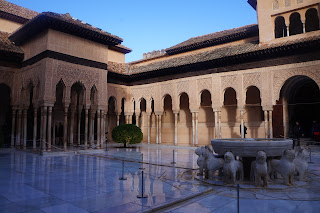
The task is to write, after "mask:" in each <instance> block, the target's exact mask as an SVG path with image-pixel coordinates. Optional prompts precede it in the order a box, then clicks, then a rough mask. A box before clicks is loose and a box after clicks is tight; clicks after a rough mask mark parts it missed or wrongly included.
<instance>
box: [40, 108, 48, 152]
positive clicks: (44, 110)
mask: <svg viewBox="0 0 320 213" xmlns="http://www.w3.org/2000/svg"><path fill="white" fill-rule="evenodd" d="M41 128H42V151H43V152H45V151H46V145H47V144H46V136H47V107H46V106H44V107H43V124H42V126H41Z"/></svg>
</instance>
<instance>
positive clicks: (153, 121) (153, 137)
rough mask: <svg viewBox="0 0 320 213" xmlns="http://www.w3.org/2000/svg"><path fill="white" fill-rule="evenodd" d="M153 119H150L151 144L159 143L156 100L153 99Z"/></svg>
mask: <svg viewBox="0 0 320 213" xmlns="http://www.w3.org/2000/svg"><path fill="white" fill-rule="evenodd" d="M150 101H151V117H150V143H156V141H157V123H156V114H155V112H154V100H153V99H151V100H150Z"/></svg>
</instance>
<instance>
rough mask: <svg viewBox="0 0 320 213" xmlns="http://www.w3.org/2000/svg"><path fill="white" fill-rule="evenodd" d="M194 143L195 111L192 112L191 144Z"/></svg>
mask: <svg viewBox="0 0 320 213" xmlns="http://www.w3.org/2000/svg"><path fill="white" fill-rule="evenodd" d="M194 145H195V113H194V112H192V146H194Z"/></svg>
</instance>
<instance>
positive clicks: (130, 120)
mask: <svg viewBox="0 0 320 213" xmlns="http://www.w3.org/2000/svg"><path fill="white" fill-rule="evenodd" d="M128 117H129V124H132V115H128Z"/></svg>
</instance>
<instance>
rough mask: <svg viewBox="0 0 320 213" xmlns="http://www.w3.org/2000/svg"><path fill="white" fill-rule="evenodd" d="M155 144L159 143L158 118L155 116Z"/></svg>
mask: <svg viewBox="0 0 320 213" xmlns="http://www.w3.org/2000/svg"><path fill="white" fill-rule="evenodd" d="M156 133H157V134H156V144H158V143H159V116H158V115H156Z"/></svg>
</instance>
